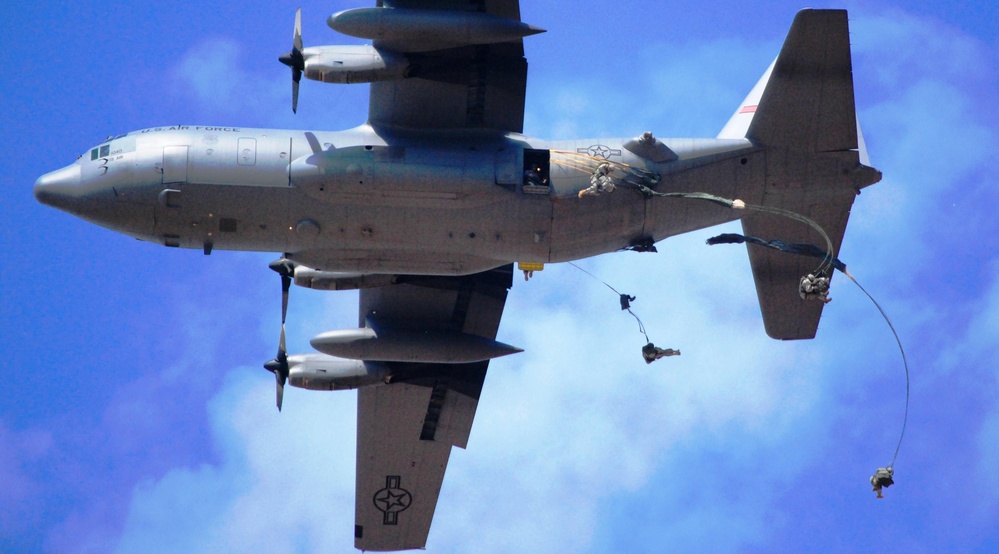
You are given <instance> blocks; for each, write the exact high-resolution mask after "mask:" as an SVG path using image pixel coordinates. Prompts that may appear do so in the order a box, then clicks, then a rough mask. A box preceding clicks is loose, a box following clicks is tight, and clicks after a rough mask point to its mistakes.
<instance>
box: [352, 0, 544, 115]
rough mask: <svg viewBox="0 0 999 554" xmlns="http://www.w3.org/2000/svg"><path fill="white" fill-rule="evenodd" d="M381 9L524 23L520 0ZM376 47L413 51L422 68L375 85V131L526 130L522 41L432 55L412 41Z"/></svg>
mask: <svg viewBox="0 0 999 554" xmlns="http://www.w3.org/2000/svg"><path fill="white" fill-rule="evenodd" d="M378 6H379V7H386V8H404V9H414V10H471V11H478V12H482V13H486V14H489V15H495V16H500V17H505V18H509V19H512V20H515V21H520V2H519V1H518V0H379V2H378ZM538 32H540V29H539V30H538ZM373 44H374V46H375V48H379V47H385V48H387V49H389V50H396V51H404V52H412V54H411V56H412V57H413V59H414V60H415V61H416V63H415V65H416V66H417V67H419V68H420V69H419V71H418V72H417V73H416V76H415V77H412V78H408V79H398V80H393V81H381V82H374V83H371V97H370V101H369V108H368V123H369V124H371V125H372V126H375V127H379V126H388V127H405V128H414V129H462V128H485V129H496V130H500V131H513V132H517V133H519V132H521V131H523V127H524V95H525V92H526V89H527V60H526V59H525V58H524V43H523V40H522V39H517V40H513V41H508V42H499V43H494V44H480V45H472V46H463V47H457V48H445V49H437V50H431V51H424V50H425V49H426V48H433V45H424V44H420V43H419V42H416V41H413V40H410V41H400V40H396V39H391V38H387V39H382V40H376V41H374V43H373Z"/></svg>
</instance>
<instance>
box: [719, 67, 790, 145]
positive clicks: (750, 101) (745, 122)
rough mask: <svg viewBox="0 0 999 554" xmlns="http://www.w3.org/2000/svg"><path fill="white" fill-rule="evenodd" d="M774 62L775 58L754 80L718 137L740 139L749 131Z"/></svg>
mask: <svg viewBox="0 0 999 554" xmlns="http://www.w3.org/2000/svg"><path fill="white" fill-rule="evenodd" d="M775 63H777V60H774V63H771V64H770V67H768V68H767V71H766V73H764V74H763V76H762V77H760V80H759V81H757V82H756V86H755V87H753V90H751V91H749V95H748V96H746V99H745V100H743V101H742V104H739V107H738V108H736V110H735V113H734V114H732V117H731V118H730V119H729V120H728V123H726V124H725V126H724V127H722V130H721V132H720V133H718V138H720V139H741V138H744V137H745V136H746V133H747V132H749V125H750V124H751V123H752V122H753V116H754V115H756V109H757V108H758V107H759V105H760V99H761V98H762V97H763V90H764V89H766V87H767V83H768V82H769V81H770V74H771V73H773V70H774V64H775Z"/></svg>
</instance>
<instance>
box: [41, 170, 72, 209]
mask: <svg viewBox="0 0 999 554" xmlns="http://www.w3.org/2000/svg"><path fill="white" fill-rule="evenodd" d="M79 188H80V166H79V164H72V165H68V166H66V167H64V168H62V169H57V170H55V171H53V172H51V173H46V174H45V175H42V176H41V177H39V178H38V180H37V181H35V199H36V200H38V201H39V202H41V203H42V204H46V205H48V206H52V207H54V208H60V209H65V208H67V207H68V204H69V203H70V202H72V201H73V199H75V198H77V197H78V196H79Z"/></svg>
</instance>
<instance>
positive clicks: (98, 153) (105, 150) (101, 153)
mask: <svg viewBox="0 0 999 554" xmlns="http://www.w3.org/2000/svg"><path fill="white" fill-rule="evenodd" d="M110 153H111V145H110V144H105V145H104V146H99V147H97V148H94V149H93V150H91V151H90V159H91V160H96V159H97V158H106V157H107V155H108V154H110Z"/></svg>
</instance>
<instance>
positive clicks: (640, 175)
mask: <svg viewBox="0 0 999 554" xmlns="http://www.w3.org/2000/svg"><path fill="white" fill-rule="evenodd" d="M551 154H552V158H551V160H552V161H553V162H554V163H557V164H559V165H562V166H565V167H568V168H570V169H576V170H578V171H582V172H588V173H591V178H590V183H591V186H590V187H589V188H587V189H583V190H582V191H580V193H579V197H580V198H583V197H584V196H590V195H598V194H601V193H605V192H612V191H613V190H614V188H615V185H616V186H619V187H623V188H631V189H637V190H638V191H639V192H641V193H642V195H643V196H645V197H646V198H653V197H665V198H688V199H692V200H707V201H709V202H713V203H715V204H718V205H720V206H724V207H726V208H731V209H735V210H747V211H755V212H760V213H769V214H773V215H779V216H782V217H786V218H788V219H791V220H794V221H798V222H800V223H804V224H805V225H808V226H809V227H811V228H812V229H814V230H815V231H816V232H817V233H818V234H819V236H821V237H822V240H823V241H824V242H825V245H826V248H825V250H823V249H822V248H820V247H818V246H816V245H814V244H785V243H784V242H783V241H780V240H770V241H766V240H763V239H761V238H758V237H752V236H745V235H738V234H735V233H726V234H722V235H719V236H717V237H712V238H710V239H708V240H707V244H709V245H715V244H736V243H738V244H741V243H743V242H748V243H753V244H757V245H760V246H764V247H766V248H772V249H775V250H779V251H781V252H787V253H791V254H798V255H804V256H811V257H817V258H821V261H820V263H819V265H818V267H816V268H815V270H814V271H812V272H811V273H809V274H808V275H805V276H803V277H802V278H801V280H800V281H799V287H798V293H799V295H800V296H801V298H802V299H816V300H820V301H822V302H824V303H828V302H829V301H830V300H831V299H830V298H829V273H831V272H832V270H833V269H838V270H839V271H840V272H841V273H843V274H844V275H846V276H847V277H848V278H849V279H850V280H851V281H853V283H854V284H855V285H857V288H859V289H860V290H861V292H863V293H864V294H865V295H866V296H867V298H869V299H870V300H871V302H872V303H873V304H874V306H875V307H876V308H877V309H878V311H879V312H880V313H881V317H883V318H884V320H885V323H887V324H888V328H889V329H891V332H892V335H894V337H895V342H896V343H897V344H898V350H899V352H900V353H901V355H902V367H903V369H904V370H905V410H904V413H903V416H902V429H901V432H900V433H899V437H898V443H897V444H896V446H895V452H894V454H893V455H892V458H891V462H890V463H889V464H888V465H887V466H885V467H880V468H878V469H877V471H875V472H874V475H872V476H871V479H870V481H871V485H872V486H873V491H874V492H876V493H877V495H878V498H883V495H882V489H883V488H884V487H890V486H891V485H893V484H895V481H894V475H895V469H894V465H895V460H896V459H897V458H898V451H899V449H900V448H901V447H902V440H903V439H904V438H905V429H906V426H907V424H908V421H909V389H910V383H909V362H908V360H907V359H906V356H905V349H904V348H903V346H902V340H901V339H900V338H899V336H898V332H897V331H896V330H895V326H894V325H892V322H891V320H890V319H889V318H888V314H886V313H885V311H884V309H883V308H882V307H881V305H880V304H879V303H878V301H877V300H875V299H874V297H873V296H871V294H870V293H869V292H867V289H865V288H864V287H863V286H862V285H861V284H860V282H858V281H857V279H856V278H854V276H853V275H851V274H850V272H849V271H847V269H846V264H845V263H843V262H842V261H840V260H839V259H838V258H836V254H835V251H834V248H833V243H832V240H830V238H829V235H828V234H826V232H825V230H824V229H823V228H822V226H820V225H819V224H818V223H817V222H815V221H814V220H812V219H810V218H808V217H805V216H804V215H801V214H799V213H797V212H793V211H790V210H785V209H783V208H778V207H774V206H760V205H754V204H746V203H745V202H743V201H742V200H740V199H737V198H736V199H729V198H724V197H721V196H716V195H713V194H708V193H704V192H659V191H656V190H653V189H652V188H651V187H654V186H656V185H657V184H658V183H659V181H660V176H659V174H657V173H655V172H652V171H649V170H646V169H642V168H636V167H633V166H631V165H629V164H626V163H623V162H612V161H610V160H605V159H603V158H595V157H593V156H590V155H587V154H583V153H577V152H571V151H567V150H551ZM614 171H619V172H620V173H621V174H622V175H623V177H620V178H618V179H616V181H615V180H614V179H613V178H612V177H611V176H610V175H611V173H612V172H614ZM570 263H572V262H570ZM572 265H573V267H575V268H576V269H579V270H580V271H582V272H584V273H586V274H587V275H590V276H591V277H593V278H594V279H596V277H595V276H593V274H591V273H589V272H588V271H586V270H585V269H582V268H581V267H579V266H577V265H576V264H572ZM827 272H828V273H827ZM597 280H598V281H599V280H600V279H597ZM601 282H603V281H601ZM604 285H606V286H607V287H608V288H610V289H611V290H613V291H614V292H615V293H618V291H617V290H615V289H614V287H611V286H610V285H608V284H607V283H604ZM618 294H619V295H620V298H621V309H622V310H625V309H626V310H628V312H629V313H630V314H631V315H632V316H634V317H635V319H636V320H638V325H639V329H640V330H641V332H642V334H644V335H645V338H646V340H648V334H647V333H645V326H644V325H642V321H641V320H640V319H638V316H637V315H635V313H634V312H632V311H631V307H630V302H631V301H634V300H635V297H633V296H628V295H624V294H621V293H618ZM679 354H680V352H679V351H674V350H672V349H666V350H664V349H661V348H656V347H655V346H654V345H653V344H652V343H651V342H649V343H648V344H647V345H646V346H645V347H643V348H642V355H643V357H645V360H646V363H652V361H655V360H657V359H659V358H662V357H665V356H670V355H679Z"/></svg>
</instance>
